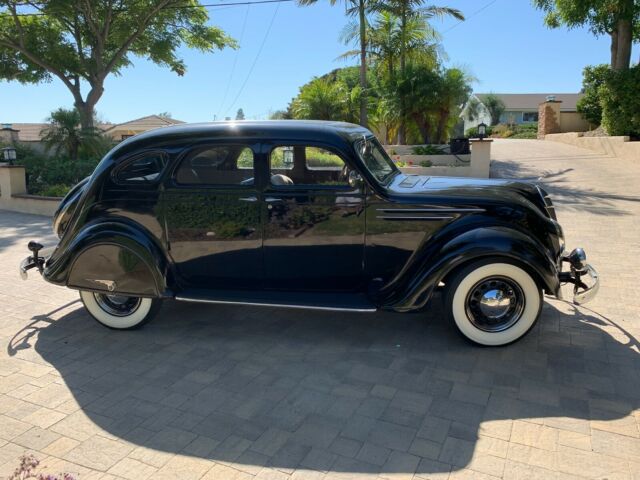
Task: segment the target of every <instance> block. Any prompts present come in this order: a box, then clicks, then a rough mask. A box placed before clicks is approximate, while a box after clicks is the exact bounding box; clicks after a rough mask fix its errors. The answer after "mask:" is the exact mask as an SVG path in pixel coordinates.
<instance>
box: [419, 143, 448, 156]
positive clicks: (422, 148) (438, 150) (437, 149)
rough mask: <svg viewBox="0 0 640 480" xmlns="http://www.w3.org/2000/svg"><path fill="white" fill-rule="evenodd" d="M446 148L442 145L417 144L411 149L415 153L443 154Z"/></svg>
mask: <svg viewBox="0 0 640 480" xmlns="http://www.w3.org/2000/svg"><path fill="white" fill-rule="evenodd" d="M444 149H445V147H444V146H442V145H417V146H415V147H413V148H412V149H411V150H412V152H413V154H414V155H443V154H444V153H445V150H444Z"/></svg>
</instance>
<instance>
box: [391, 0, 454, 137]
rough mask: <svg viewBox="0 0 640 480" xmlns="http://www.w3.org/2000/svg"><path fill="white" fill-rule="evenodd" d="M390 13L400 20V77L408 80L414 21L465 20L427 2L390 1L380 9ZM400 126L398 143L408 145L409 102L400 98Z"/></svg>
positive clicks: (417, 0) (452, 12)
mask: <svg viewBox="0 0 640 480" xmlns="http://www.w3.org/2000/svg"><path fill="white" fill-rule="evenodd" d="M380 8H382V9H383V10H387V11H390V12H391V13H393V14H394V15H396V16H397V17H398V18H399V19H400V52H399V61H400V75H401V76H402V77H405V78H406V71H405V70H406V67H407V58H408V55H409V53H410V49H409V45H410V36H409V35H408V32H409V30H410V24H411V21H412V19H417V20H418V21H422V22H424V23H425V24H427V25H428V23H429V21H430V20H432V19H433V18H443V17H447V16H451V17H453V18H456V19H458V20H464V15H463V14H462V12H461V11H460V10H458V9H455V8H450V7H437V6H434V5H425V0H389V1H388V2H385V3H383V4H382V6H381V7H380ZM399 108H400V126H399V130H398V143H400V144H404V143H406V123H405V122H406V117H407V112H406V109H407V100H406V99H404V98H402V97H401V98H400V105H399Z"/></svg>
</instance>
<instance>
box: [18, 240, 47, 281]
mask: <svg viewBox="0 0 640 480" xmlns="http://www.w3.org/2000/svg"><path fill="white" fill-rule="evenodd" d="M28 248H29V250H30V251H31V255H29V256H28V257H27V258H25V259H24V260H22V262H20V269H19V272H20V278H22V280H26V279H27V278H28V277H29V274H28V273H27V272H28V271H29V270H31V269H33V268H37V269H38V272H40V274H42V272H43V271H44V264H45V262H46V261H47V258H48V257H49V255H50V254H51V252H52V251H53V248H51V247H50V248H45V249H43V248H42V245H40V244H39V243H36V242H29V245H28ZM41 250H43V252H42V253H43V254H40V251H41Z"/></svg>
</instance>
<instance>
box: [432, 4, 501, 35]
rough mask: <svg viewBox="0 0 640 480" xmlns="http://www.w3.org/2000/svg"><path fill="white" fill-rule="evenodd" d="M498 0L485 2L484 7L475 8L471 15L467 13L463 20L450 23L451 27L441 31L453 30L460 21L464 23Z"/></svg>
mask: <svg viewBox="0 0 640 480" xmlns="http://www.w3.org/2000/svg"><path fill="white" fill-rule="evenodd" d="M497 1H498V0H492V1H491V2H489V3H487V4H486V5H485V6H484V7H482V8H480V9H478V10H476V11H475V12H473V13H472V14H471V15H469V16H468V17H467V18H466V19H465V20H459V21H458V23H456V24H454V25H452V26H451V27H449V28H447V29H446V30H444V31H443V32H442V33H447V32H450V31H451V30H453V29H454V28H456V27H458V26H460V25H461V24H462V23H464V22H465V21H466V20H469V19H470V18H473V17H475V16H476V15H478V14H479V13H480V12H483V11H484V10H486V9H487V8H489V7H490V6H491V5H493V4H494V3H496V2H497Z"/></svg>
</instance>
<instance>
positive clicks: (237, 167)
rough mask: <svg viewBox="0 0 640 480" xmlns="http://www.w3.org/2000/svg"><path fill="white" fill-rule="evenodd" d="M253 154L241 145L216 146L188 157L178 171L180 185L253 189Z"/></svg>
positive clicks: (177, 176) (177, 180)
mask: <svg viewBox="0 0 640 480" xmlns="http://www.w3.org/2000/svg"><path fill="white" fill-rule="evenodd" d="M253 175H254V174H253V151H252V150H251V149H250V148H248V147H245V146H242V145H216V146H215V147H208V148H205V149H200V150H197V151H196V152H194V153H192V154H190V155H188V156H187V157H186V158H185V159H184V160H183V161H182V162H181V163H180V166H179V167H178V170H177V172H176V182H178V183H179V184H181V185H253V183H254V177H253Z"/></svg>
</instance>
